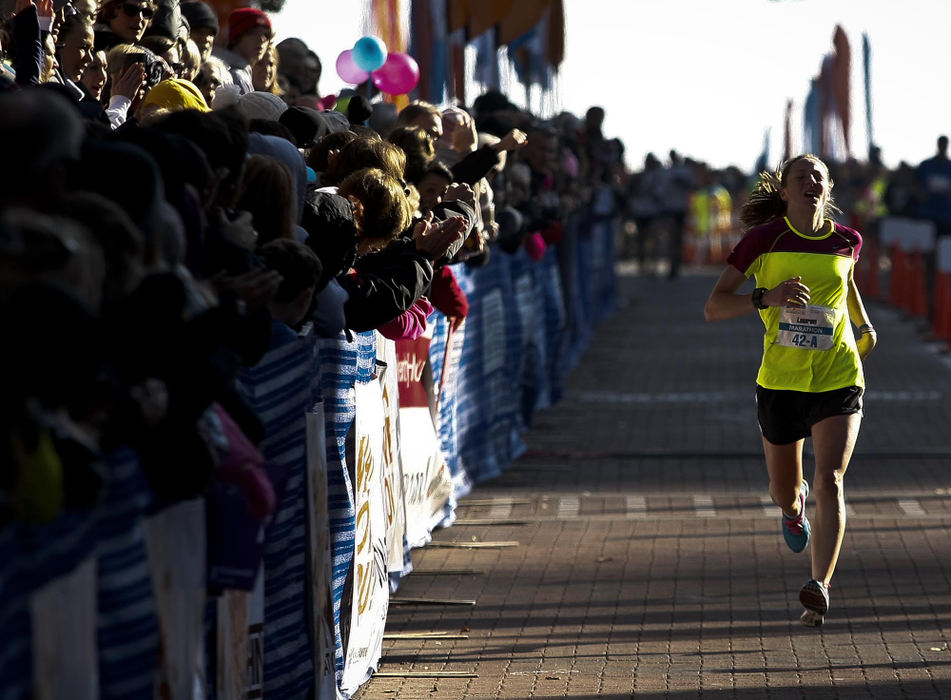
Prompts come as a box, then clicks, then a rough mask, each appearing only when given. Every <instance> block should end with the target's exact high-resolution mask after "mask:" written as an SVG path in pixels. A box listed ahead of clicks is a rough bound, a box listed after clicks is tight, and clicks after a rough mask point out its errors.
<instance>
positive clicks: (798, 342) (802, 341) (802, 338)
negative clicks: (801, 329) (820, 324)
mask: <svg viewBox="0 0 951 700" xmlns="http://www.w3.org/2000/svg"><path fill="white" fill-rule="evenodd" d="M792 343H793V345H795V346H796V347H799V348H809V349H810V350H816V349H818V348H819V339H818V338H817V337H816V336H814V335H806V334H805V333H795V334H793V337H792Z"/></svg>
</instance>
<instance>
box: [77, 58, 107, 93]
mask: <svg viewBox="0 0 951 700" xmlns="http://www.w3.org/2000/svg"><path fill="white" fill-rule="evenodd" d="M108 77H109V72H108V70H107V63H106V52H105V51H94V52H93V54H92V59H91V60H90V61H89V65H88V66H86V70H84V71H83V77H82V78H81V80H82V84H83V85H85V86H86V89H87V90H89V92H90V94H92V96H93V99H96V100H98V99H99V98H100V97H102V91H103V89H105V87H106V79H107V78H108Z"/></svg>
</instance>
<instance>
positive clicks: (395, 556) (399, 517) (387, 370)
mask: <svg viewBox="0 0 951 700" xmlns="http://www.w3.org/2000/svg"><path fill="white" fill-rule="evenodd" d="M377 359H378V360H379V361H380V370H379V373H380V384H381V386H382V387H383V486H384V491H385V493H384V501H383V503H384V506H385V508H386V510H385V515H386V546H387V552H388V556H387V563H388V570H389V572H390V573H391V574H395V575H397V577H399V576H405V575H407V574H408V573H410V571H411V570H412V560H410V561H409V563H408V564H407V562H406V557H405V556H404V554H405V549H406V547H404V543H405V542H406V503H405V501H404V500H403V464H402V454H401V453H402V450H401V445H400V434H399V426H400V401H399V397H400V387H399V377H398V375H397V360H396V343H395V342H393V341H392V340H389V339H387V338H384V337H383V336H379V337H378V338H377Z"/></svg>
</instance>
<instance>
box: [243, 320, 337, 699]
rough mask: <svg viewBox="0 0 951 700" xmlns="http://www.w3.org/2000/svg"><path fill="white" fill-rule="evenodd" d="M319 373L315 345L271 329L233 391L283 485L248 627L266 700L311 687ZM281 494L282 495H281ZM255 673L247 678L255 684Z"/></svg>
mask: <svg viewBox="0 0 951 700" xmlns="http://www.w3.org/2000/svg"><path fill="white" fill-rule="evenodd" d="M319 374H320V366H319V364H318V356H317V338H316V335H315V334H314V333H313V332H312V331H311V328H310V326H306V327H305V328H304V329H302V330H301V331H300V332H299V333H298V332H296V331H294V330H292V329H291V328H290V327H288V326H287V325H285V324H283V323H281V322H280V321H277V320H274V321H273V322H272V324H271V346H270V347H269V349H268V351H267V353H266V354H265V355H264V357H263V358H262V359H261V361H260V362H258V364H257V365H255V366H254V367H251V368H249V369H246V370H243V371H242V372H241V373H240V375H239V377H238V388H239V390H240V391H241V393H242V395H243V396H244V397H245V398H246V400H247V401H248V403H249V405H250V406H251V408H252V409H254V411H255V412H256V413H257V414H258V416H259V417H260V418H261V422H262V423H263V424H264V429H265V438H264V440H263V441H262V442H261V444H260V446H259V449H260V451H261V454H262V455H264V457H265V459H266V460H267V469H268V474H269V476H271V477H272V480H275V479H276V476H275V475H277V474H280V475H281V480H283V481H284V483H283V485H281V484H275V490H277V491H278V493H281V494H282V495H281V496H280V498H279V500H278V503H277V509H276V511H275V512H274V514H273V516H272V520H271V522H270V523H269V524H268V526H267V528H268V529H267V534H266V538H265V543H264V557H263V571H264V578H263V591H264V611H263V627H260V628H259V627H258V626H257V623H258V621H257V620H256V619H252V620H251V629H249V644H251V646H252V654H251V658H252V659H254V660H255V661H254V663H258V661H257V659H258V658H259V657H258V656H255V652H256V651H257V647H256V645H259V644H261V645H263V646H262V647H261V649H263V664H264V666H263V673H264V683H263V688H262V692H263V694H264V696H265V697H272V696H274V697H296V696H298V695H300V694H304V695H306V693H307V692H308V691H309V690H310V689H311V688H312V687H313V683H314V680H313V679H314V649H313V647H312V646H311V638H310V632H309V627H310V620H309V616H308V614H307V611H308V606H307V596H308V586H309V579H310V572H309V570H308V565H307V553H308V552H307V549H308V544H307V454H306V452H307V427H306V414H307V411H308V410H309V409H310V408H311V406H313V404H314V399H315V396H314V394H315V391H316V386H317V378H318V376H319ZM282 486H283V488H282ZM258 671H259V669H256V668H255V669H253V670H252V671H250V672H249V676H250V677H251V678H254V677H256V674H257V672H258Z"/></svg>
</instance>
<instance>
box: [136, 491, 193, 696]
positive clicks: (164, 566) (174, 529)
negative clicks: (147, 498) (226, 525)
mask: <svg viewBox="0 0 951 700" xmlns="http://www.w3.org/2000/svg"><path fill="white" fill-rule="evenodd" d="M146 536H147V541H148V549H149V567H150V570H151V572H152V591H153V592H154V595H155V606H156V610H157V612H158V619H159V633H160V636H161V650H162V657H161V660H160V663H159V685H160V688H161V689H162V693H161V694H162V695H164V696H166V697H171V698H182V699H183V700H189V699H191V700H199V699H200V698H203V697H204V692H203V690H202V689H203V688H204V687H205V662H204V643H203V633H204V610H205V567H206V565H207V560H206V555H205V502H204V500H203V499H201V498H195V499H191V500H187V501H180V502H178V503H175V504H173V505H171V506H169V507H167V508H165V509H164V510H162V511H160V512H158V513H157V514H155V515H153V516H152V517H150V518H149V519H148V521H147V522H146Z"/></svg>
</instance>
